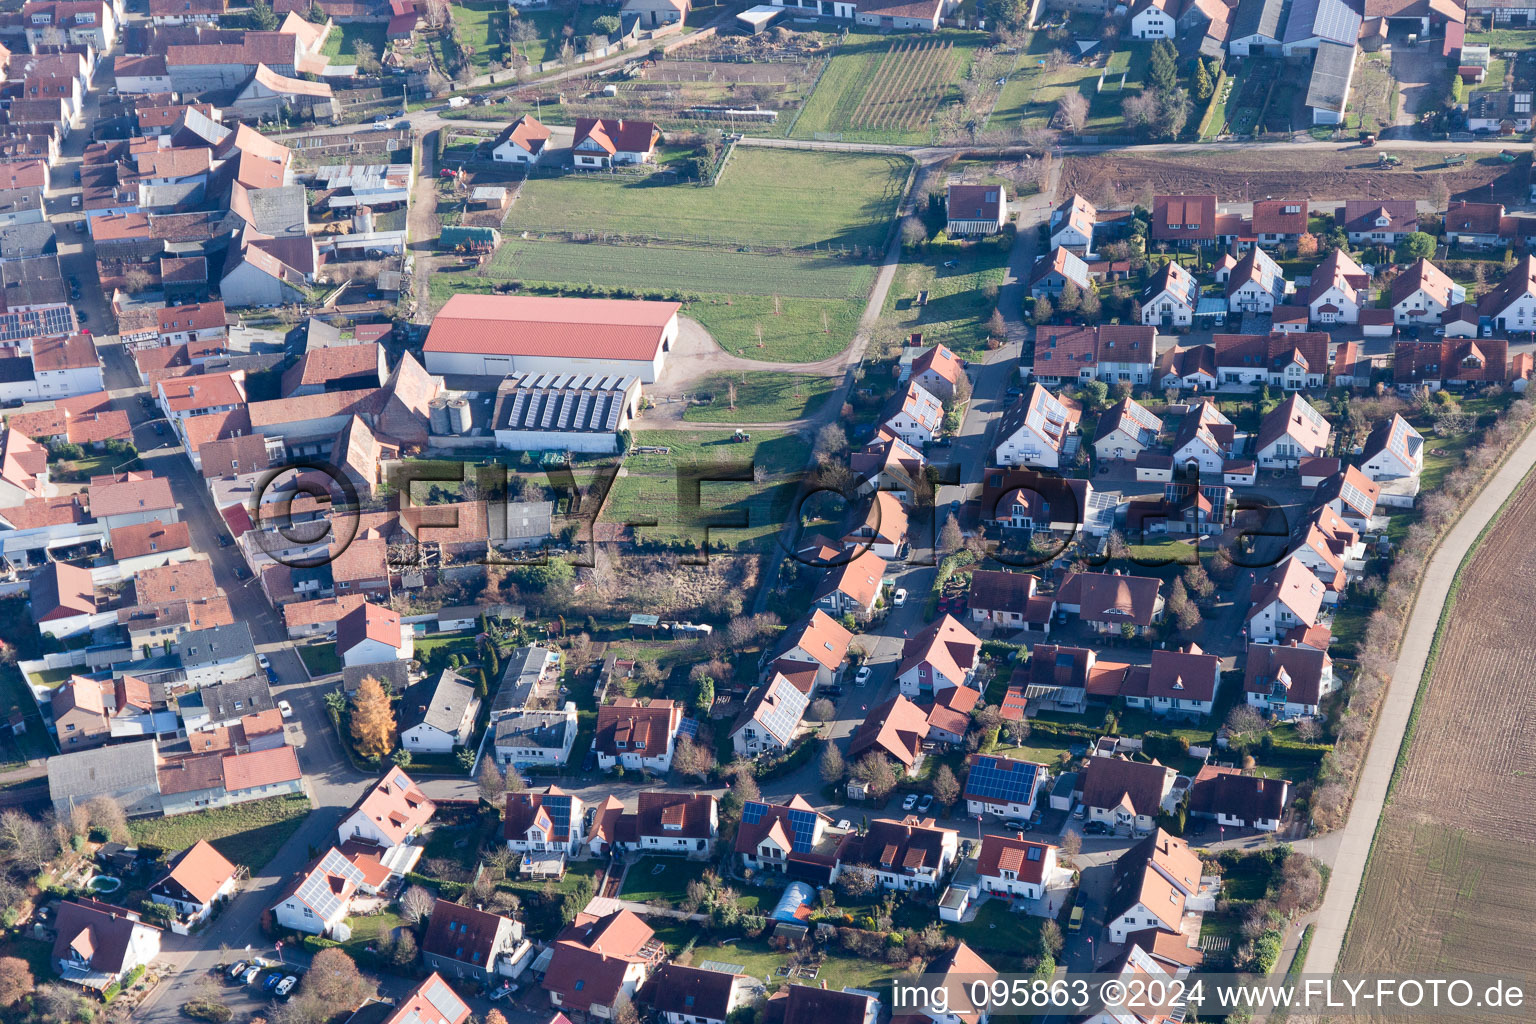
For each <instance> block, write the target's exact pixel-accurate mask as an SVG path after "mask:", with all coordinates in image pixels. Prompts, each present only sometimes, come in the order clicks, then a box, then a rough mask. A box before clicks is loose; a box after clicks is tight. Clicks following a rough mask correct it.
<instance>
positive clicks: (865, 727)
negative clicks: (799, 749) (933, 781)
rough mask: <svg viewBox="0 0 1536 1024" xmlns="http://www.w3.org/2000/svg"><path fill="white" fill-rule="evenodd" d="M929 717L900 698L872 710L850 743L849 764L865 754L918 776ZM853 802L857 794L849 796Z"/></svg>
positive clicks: (903, 698)
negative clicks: (887, 759)
mask: <svg viewBox="0 0 1536 1024" xmlns="http://www.w3.org/2000/svg"><path fill="white" fill-rule="evenodd" d="M928 729H929V726H928V715H927V714H926V713H925V712H924V711H923V709H922V708H920V707H918V706H917V705H916V704H914V703H912V702H911V701H910V700H908V699H907V698H905V697H903V696H902V695H901V694H899V693H898V694H897V695H896V696H894V697H892V698H891V699H890V700H888V701H886V702H885V703H883V704H877V705H875V706H874V707H872V708H870V709H869V714H868V715H867V716H866V717H865V719H864V721H863V722H862V723H861V724H860V725H859V727H858V729H856V730H854V733H853V736H852V738H850V739H849V741H848V760H849V761H850V762H851V761H857V760H859V759H860V758H862V757H864V756H865V755H866V754H872V753H873V754H883V755H885V756H886V757H887V758H889V759H890V760H891V762H892V764H893V767H894V766H896V765H899V766H900V769H901V772H903V773H905V774H907V775H915V774H916V773H917V770H918V768H919V767H920V766H921V765H922V761H923V741H924V740H926V739H927V738H928ZM850 785H851V783H850ZM849 796H850V798H854V797H855V794H852V793H850V794H849Z"/></svg>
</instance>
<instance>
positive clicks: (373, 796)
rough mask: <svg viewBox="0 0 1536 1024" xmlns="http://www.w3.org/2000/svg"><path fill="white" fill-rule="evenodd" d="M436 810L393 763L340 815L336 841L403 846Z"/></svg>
mask: <svg viewBox="0 0 1536 1024" xmlns="http://www.w3.org/2000/svg"><path fill="white" fill-rule="evenodd" d="M436 811H437V805H436V804H435V803H433V802H432V801H431V800H429V799H427V797H426V795H425V794H423V793H422V791H421V787H419V786H417V785H416V783H414V782H412V781H411V777H410V776H409V775H407V774H405V772H403V771H401V770H400V768H399V767H398V766H396V767H394V768H391V769H390V770H389V771H387V772H385V773H384V777H383V778H382V779H380V780H379V781H378V782H377V783H375V784H374V785H373V786H372V787H371V788H370V789H369V790H368V792H367V793H365V794H363V797H362V799H360V800H359V801H358V802H357V803H355V804H353V805H352V809H351V810H349V811H348V812H347V813H346V815H345V816H343V818H342V819H341V824H340V825H338V826H337V828H336V835H337V841H338V842H342V843H346V842H349V841H357V842H361V843H367V844H372V845H374V846H377V847H386V848H387V847H393V846H400V845H404V844H406V843H409V842H410V841H411V839H412V837H413V836H415V835H416V834H417V833H418V832H419V831H420V830H421V828H422V826H424V825H426V823H427V822H428V821H431V820H432V815H433V814H434V813H436Z"/></svg>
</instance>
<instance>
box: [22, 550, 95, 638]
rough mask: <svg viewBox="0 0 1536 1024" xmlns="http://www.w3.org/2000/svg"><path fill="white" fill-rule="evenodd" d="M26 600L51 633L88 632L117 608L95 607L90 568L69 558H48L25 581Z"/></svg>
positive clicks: (34, 618) (39, 624) (34, 616)
mask: <svg viewBox="0 0 1536 1024" xmlns="http://www.w3.org/2000/svg"><path fill="white" fill-rule="evenodd" d="M27 600H28V602H29V603H30V604H31V606H32V621H34V622H36V623H37V628H38V629H40V630H41V631H42V632H44V633H47V634H48V635H49V636H52V637H61V638H62V637H67V636H75V635H77V634H80V633H84V632H88V631H89V630H91V629H93V628H95V627H96V626H97V625H98V624H104V619H105V617H107V616H110V617H111V618H112V619H113V620H115V619H116V618H117V613H116V612H101V611H98V610H97V603H96V585H95V583H94V582H93V581H92V578H91V570H89V569H82V568H80V567H79V566H76V565H70V564H69V563H68V562H49V563H48V564H47V565H45V566H44V567H43V569H42V571H41V572H39V573H38V574H37V575H36V576H33V577H32V579H31V580H29V581H28V583H27Z"/></svg>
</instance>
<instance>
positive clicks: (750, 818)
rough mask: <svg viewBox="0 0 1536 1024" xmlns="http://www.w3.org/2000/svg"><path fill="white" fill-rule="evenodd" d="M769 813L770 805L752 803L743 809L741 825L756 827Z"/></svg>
mask: <svg viewBox="0 0 1536 1024" xmlns="http://www.w3.org/2000/svg"><path fill="white" fill-rule="evenodd" d="M767 813H768V805H767V804H765V803H761V802H759V801H756V800H754V801H752V802H751V803H748V804H745V805H743V806H742V808H741V823H742V824H743V825H756V824H757V823H758V822H760V821H762V820H763V815H764V814H767Z"/></svg>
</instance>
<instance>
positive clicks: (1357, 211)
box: [1336, 199, 1419, 245]
mask: <svg viewBox="0 0 1536 1024" xmlns="http://www.w3.org/2000/svg"><path fill="white" fill-rule="evenodd" d="M1336 219H1337V220H1338V222H1339V223H1341V224H1343V225H1344V230H1345V231H1347V232H1348V233H1349V240H1350V241H1351V242H1357V243H1359V242H1363V243H1366V244H1376V245H1396V244H1397V243H1398V242H1401V241H1402V240H1403V239H1404V238H1406V237H1407V236H1409V235H1411V234H1413V233H1414V232H1415V231H1417V230H1419V208H1418V204H1417V203H1416V202H1414V201H1413V200H1412V199H1386V200H1375V199H1350V200H1348V201H1346V202H1345V203H1344V205H1343V207H1341V208H1340V209H1339V211H1338V213H1337V215H1336Z"/></svg>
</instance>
